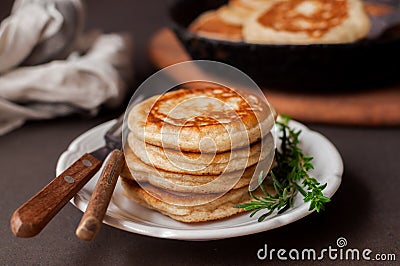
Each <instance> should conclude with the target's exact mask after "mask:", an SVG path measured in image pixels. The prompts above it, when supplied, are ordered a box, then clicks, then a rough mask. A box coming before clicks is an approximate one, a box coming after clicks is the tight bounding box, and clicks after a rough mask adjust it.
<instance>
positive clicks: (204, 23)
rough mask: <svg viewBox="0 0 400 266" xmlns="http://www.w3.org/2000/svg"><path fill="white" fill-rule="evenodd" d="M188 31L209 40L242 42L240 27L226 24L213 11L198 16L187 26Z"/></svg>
mask: <svg viewBox="0 0 400 266" xmlns="http://www.w3.org/2000/svg"><path fill="white" fill-rule="evenodd" d="M189 30H190V31H191V32H193V33H196V34H198V35H201V36H204V37H207V38H211V39H220V40H229V41H242V26H241V25H237V24H236V25H235V24H230V23H227V22H226V21H224V20H223V19H221V17H220V16H219V14H218V12H217V11H214V10H213V11H208V12H205V13H203V14H202V15H200V16H199V17H198V18H197V19H196V20H195V21H193V22H192V24H191V25H190V26H189Z"/></svg>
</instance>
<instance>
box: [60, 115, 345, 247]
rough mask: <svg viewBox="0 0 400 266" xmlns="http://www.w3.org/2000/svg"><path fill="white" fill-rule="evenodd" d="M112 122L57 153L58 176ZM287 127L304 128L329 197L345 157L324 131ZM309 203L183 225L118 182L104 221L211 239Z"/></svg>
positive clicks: (282, 219) (85, 193) (81, 200)
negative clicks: (260, 215)
mask: <svg viewBox="0 0 400 266" xmlns="http://www.w3.org/2000/svg"><path fill="white" fill-rule="evenodd" d="M114 123H115V121H109V122H106V123H104V124H101V125H99V126H97V127H95V128H93V129H91V130H89V131H87V132H85V133H84V134H82V135H81V136H79V137H78V138H77V139H75V140H74V141H73V142H72V143H71V144H70V146H69V147H68V149H67V150H66V151H65V152H64V153H63V154H62V155H61V157H60V158H59V160H58V163H57V175H58V174H60V173H61V172H62V171H64V170H65V169H66V168H67V167H68V166H69V165H71V164H72V163H73V162H74V161H75V160H77V159H78V158H79V157H80V156H81V155H82V154H84V153H85V152H88V151H92V150H95V149H96V148H98V147H100V146H102V145H103V144H104V140H103V135H104V134H105V132H106V131H107V129H109V128H110V127H111V126H112V125H113V124H114ZM290 126H291V127H294V128H296V129H301V130H302V133H301V135H300V139H301V148H302V149H303V150H304V153H305V154H306V155H308V156H312V157H314V160H313V164H314V167H315V169H314V170H313V171H312V172H311V175H312V176H313V177H315V178H316V179H317V180H318V181H319V182H320V183H321V184H324V183H327V184H328V186H327V187H326V189H325V190H324V194H325V195H326V196H328V197H331V196H332V195H333V194H334V193H335V192H336V190H337V189H338V188H339V185H340V182H341V177H342V173H343V162H342V159H341V157H340V154H339V152H338V151H337V149H336V148H335V146H334V145H333V144H332V143H331V142H330V141H329V140H328V139H326V138H325V137H324V136H323V135H321V134H319V133H317V132H314V131H311V130H310V129H308V128H307V127H306V126H304V125H302V124H300V123H298V122H295V121H291V123H290ZM98 178H99V173H98V174H97V175H96V176H95V177H94V178H92V179H91V180H90V181H89V183H88V184H87V185H86V186H84V187H83V189H82V190H81V191H79V192H78V194H77V195H76V196H75V197H74V198H73V199H72V200H71V203H72V204H73V205H75V206H76V207H77V208H78V209H80V210H81V211H84V210H85V209H86V206H87V203H88V201H89V199H90V195H91V193H92V191H93V189H94V187H95V184H96V182H97V179H98ZM330 204H335V203H334V202H333V203H330ZM308 208H309V203H304V202H303V200H302V198H301V196H300V195H298V197H297V198H296V199H295V201H294V206H293V207H292V208H290V209H289V210H287V211H286V212H284V213H283V214H280V215H277V216H274V217H271V218H268V219H266V220H265V221H263V222H261V223H259V222H257V218H258V216H255V217H253V218H250V217H249V214H248V213H245V214H242V215H238V216H234V217H232V218H228V219H224V220H220V221H215V222H207V223H199V224H185V223H181V222H177V221H175V220H173V219H171V218H169V217H166V216H164V215H162V214H160V213H158V212H155V211H152V210H149V209H146V208H144V207H141V206H139V205H137V204H135V203H133V202H131V201H130V200H128V199H126V198H125V197H124V196H123V194H122V187H121V184H120V183H119V182H118V183H117V186H116V189H115V192H114V194H113V197H112V199H111V202H110V205H109V207H108V210H107V214H106V217H105V219H104V222H105V223H106V224H108V225H111V226H113V227H116V228H119V229H122V230H125V231H128V232H133V233H137V234H142V235H147V236H153V237H159V238H171V239H181V240H212V239H222V238H230V237H237V236H243V235H248V234H254V233H258V232H263V231H267V230H271V229H274V228H277V227H280V226H283V225H286V224H289V223H292V222H294V221H296V220H298V219H301V218H303V217H304V216H306V215H308V214H310V213H311V212H310V211H308Z"/></svg>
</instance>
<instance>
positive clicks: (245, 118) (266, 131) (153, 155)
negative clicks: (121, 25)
mask: <svg viewBox="0 0 400 266" xmlns="http://www.w3.org/2000/svg"><path fill="white" fill-rule="evenodd" d="M183 86H184V87H185V88H184V89H179V90H175V91H171V92H168V93H166V94H164V95H160V96H154V97H152V98H149V99H147V100H145V101H143V102H141V103H140V104H137V105H136V106H134V107H133V108H132V109H131V111H130V113H129V116H128V126H129V129H130V132H129V135H128V138H127V142H126V145H125V147H124V149H125V158H126V165H127V167H126V168H125V169H124V171H123V173H122V174H121V177H122V185H123V187H124V192H125V195H126V196H127V197H128V198H130V199H132V200H134V201H135V202H137V203H139V204H141V205H144V206H145V207H148V208H151V209H154V210H157V211H159V212H161V213H163V214H165V215H168V216H170V217H172V218H173V219H176V220H178V221H183V222H201V221H210V220H215V219H221V218H224V217H228V216H231V215H233V214H236V213H239V212H241V211H242V210H241V209H237V208H233V206H235V205H237V204H240V203H243V202H246V201H248V200H249V194H248V186H249V184H250V182H251V180H252V178H253V176H257V177H258V174H259V173H260V172H261V171H264V172H265V173H266V172H267V171H268V169H266V167H267V168H269V166H270V162H271V161H272V158H271V157H273V151H274V145H273V139H272V136H271V134H270V130H271V128H272V126H273V124H274V119H275V113H274V112H273V111H271V109H270V107H269V106H268V105H267V103H266V102H265V101H263V100H262V99H260V98H258V97H256V96H255V95H253V94H250V93H248V92H244V91H238V90H232V89H230V88H227V87H224V86H222V85H217V84H215V83H210V82H189V83H185V84H184V85H183Z"/></svg>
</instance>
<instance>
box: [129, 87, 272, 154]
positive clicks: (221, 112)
mask: <svg viewBox="0 0 400 266" xmlns="http://www.w3.org/2000/svg"><path fill="white" fill-rule="evenodd" d="M184 86H185V87H186V88H187V89H181V90H177V91H172V92H168V93H166V94H164V95H161V96H154V97H152V98H149V99H147V100H145V101H143V102H141V103H139V104H137V105H136V106H134V107H133V108H132V109H131V111H130V113H129V116H128V126H129V129H130V130H131V131H132V133H133V134H134V135H135V137H136V138H138V139H139V140H142V141H145V142H146V143H149V144H152V145H155V146H159V147H162V148H170V149H176V150H182V151H188V152H204V153H214V152H217V153H220V152H224V151H229V150H232V149H238V148H241V147H246V146H249V144H251V143H254V142H256V141H258V140H260V139H261V137H263V136H265V135H266V134H268V133H269V131H270V130H271V128H272V126H273V124H274V115H275V114H274V113H272V112H273V111H271V110H270V108H269V106H268V105H267V104H266V102H265V101H264V100H262V99H259V98H258V97H256V96H255V95H253V94H250V93H249V92H245V91H240V90H232V89H229V88H227V87H224V86H222V85H218V84H215V83H211V82H189V83H185V85H184Z"/></svg>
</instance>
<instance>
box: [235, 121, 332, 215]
mask: <svg viewBox="0 0 400 266" xmlns="http://www.w3.org/2000/svg"><path fill="white" fill-rule="evenodd" d="M289 121H290V117H289V116H285V115H283V116H281V120H280V121H277V122H276V125H277V127H278V128H279V130H280V135H279V139H280V140H281V145H280V149H277V150H276V152H275V160H276V165H275V166H274V167H273V169H272V170H271V171H270V173H269V174H268V177H269V178H270V179H272V187H273V188H274V190H275V194H274V195H271V193H268V191H267V190H266V188H265V187H264V184H263V182H264V181H263V180H264V175H263V173H262V172H261V173H260V175H259V178H258V181H259V185H260V190H261V192H262V193H263V194H264V196H258V197H257V196H256V195H255V194H254V193H253V192H249V193H250V196H251V198H252V199H253V200H252V201H250V202H247V203H244V204H240V205H236V206H234V207H235V208H242V209H244V210H245V211H252V212H251V214H250V216H251V217H253V216H254V215H255V214H257V213H258V212H259V211H262V210H266V213H264V214H262V215H261V216H260V217H259V218H258V221H259V222H261V221H264V220H265V219H266V218H267V217H268V216H270V215H271V214H273V213H274V212H276V213H278V214H281V213H283V212H285V211H287V210H288V209H289V208H290V207H292V206H293V202H294V197H295V196H296V194H297V193H298V192H299V193H300V194H301V195H302V196H303V200H304V202H310V207H309V210H310V211H312V210H315V211H317V212H320V211H322V210H324V209H325V204H326V203H328V202H330V199H329V198H328V197H326V196H324V194H323V192H322V191H323V190H324V189H325V188H326V186H327V184H323V185H321V184H320V183H319V182H318V180H316V179H315V178H313V177H310V176H309V174H308V171H310V170H312V169H314V166H313V164H312V160H313V157H311V156H305V155H304V154H303V151H302V150H301V148H300V147H299V144H300V135H301V130H294V129H292V128H291V127H290V126H289Z"/></svg>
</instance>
